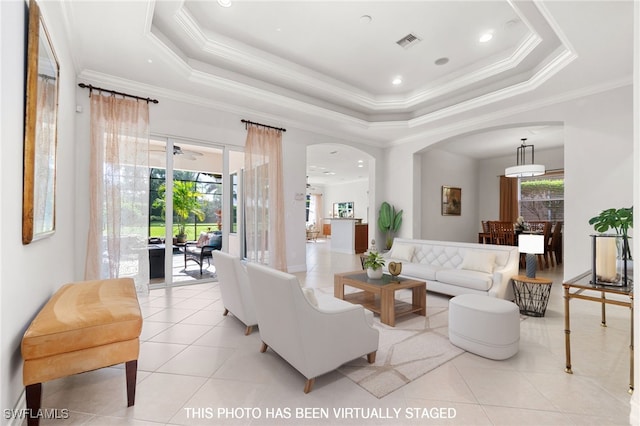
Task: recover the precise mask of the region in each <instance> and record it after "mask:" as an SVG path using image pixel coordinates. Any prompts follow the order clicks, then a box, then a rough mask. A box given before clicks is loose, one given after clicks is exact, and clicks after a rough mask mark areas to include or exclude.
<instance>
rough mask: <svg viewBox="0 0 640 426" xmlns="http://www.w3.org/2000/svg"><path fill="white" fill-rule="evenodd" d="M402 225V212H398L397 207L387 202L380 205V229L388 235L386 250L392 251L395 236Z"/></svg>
mask: <svg viewBox="0 0 640 426" xmlns="http://www.w3.org/2000/svg"><path fill="white" fill-rule="evenodd" d="M400 225H402V210H400V211H399V212H396V209H395V207H393V206H392V205H391V204H389V203H387V202H386V201H385V202H383V203H382V204H381V205H380V210H379V211H378V228H379V229H380V231H382V232H384V233H386V248H387V249H390V248H391V244H392V243H393V236H394V234H395V233H396V232H398V229H400Z"/></svg>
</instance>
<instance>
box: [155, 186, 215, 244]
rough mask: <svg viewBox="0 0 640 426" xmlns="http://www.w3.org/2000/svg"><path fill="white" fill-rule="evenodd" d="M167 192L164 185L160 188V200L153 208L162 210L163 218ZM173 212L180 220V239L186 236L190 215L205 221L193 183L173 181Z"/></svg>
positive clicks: (156, 200) (178, 235) (158, 199)
mask: <svg viewBox="0 0 640 426" xmlns="http://www.w3.org/2000/svg"><path fill="white" fill-rule="evenodd" d="M166 190H167V188H166V185H165V184H162V185H161V186H160V187H159V188H158V198H156V199H155V201H154V202H153V207H155V208H157V207H161V208H162V216H163V217H164V215H165V212H166V207H167V205H166ZM173 212H174V214H175V215H176V217H177V218H178V233H177V234H176V237H178V238H180V237H184V236H186V232H185V226H186V224H187V219H188V218H189V215H191V214H193V215H194V216H195V217H197V218H198V220H203V219H204V217H205V214H204V211H203V210H202V202H201V201H200V195H199V194H198V192H197V191H196V190H195V185H194V183H193V182H184V181H181V180H174V181H173Z"/></svg>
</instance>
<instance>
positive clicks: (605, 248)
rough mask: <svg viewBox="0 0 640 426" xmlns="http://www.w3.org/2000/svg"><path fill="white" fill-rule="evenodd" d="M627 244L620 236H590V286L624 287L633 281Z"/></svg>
mask: <svg viewBox="0 0 640 426" xmlns="http://www.w3.org/2000/svg"><path fill="white" fill-rule="evenodd" d="M628 244H629V241H628V240H627V239H625V238H623V236H622V235H617V234H596V235H591V264H592V267H591V284H596V285H605V286H614V287H626V286H627V285H629V284H630V283H631V282H632V281H633V279H632V278H631V274H630V266H631V265H630V262H629V260H630V259H628V256H627V254H628V253H629V250H628Z"/></svg>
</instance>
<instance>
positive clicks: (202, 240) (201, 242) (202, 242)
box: [196, 232, 209, 247]
mask: <svg viewBox="0 0 640 426" xmlns="http://www.w3.org/2000/svg"><path fill="white" fill-rule="evenodd" d="M208 243H209V234H207V233H206V232H201V233H200V237H198V241H197V242H196V247H204V246H206V245H207V244H208Z"/></svg>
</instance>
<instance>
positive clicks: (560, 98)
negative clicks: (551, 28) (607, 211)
mask: <svg viewBox="0 0 640 426" xmlns="http://www.w3.org/2000/svg"><path fill="white" fill-rule="evenodd" d="M632 85H633V77H632V76H628V77H624V78H621V79H617V80H612V81H608V82H605V83H602V84H597V85H593V86H589V87H583V88H580V89H575V90H570V91H567V92H564V93H560V94H558V95H555V96H551V97H547V98H544V99H539V100H535V101H531V102H526V103H522V104H520V105H516V106H510V107H508V108H503V109H501V110H497V111H493V112H490V113H486V114H482V115H478V116H475V117H473V118H470V119H467V120H462V121H459V122H457V123H453V124H450V125H445V126H439V127H437V128H432V129H429V130H427V131H424V132H420V133H417V134H414V135H411V136H408V137H405V138H399V139H396V140H393V141H391V142H390V144H389V145H390V146H399V145H404V144H408V143H411V142H416V141H419V140H423V139H425V138H432V137H434V136H437V135H451V134H461V133H465V132H469V131H473V130H475V129H477V128H478V126H482V125H483V124H486V123H491V122H494V121H496V120H501V119H505V118H508V117H511V116H514V115H518V114H522V113H526V112H529V111H533V110H536V109H540V108H545V107H549V106H552V105H556V104H560V103H563V102H569V101H573V100H576V99H580V98H583V97H586V96H591V95H596V94H598V93H603V92H607V91H610V90H615V89H618V88H621V87H625V86H632Z"/></svg>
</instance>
